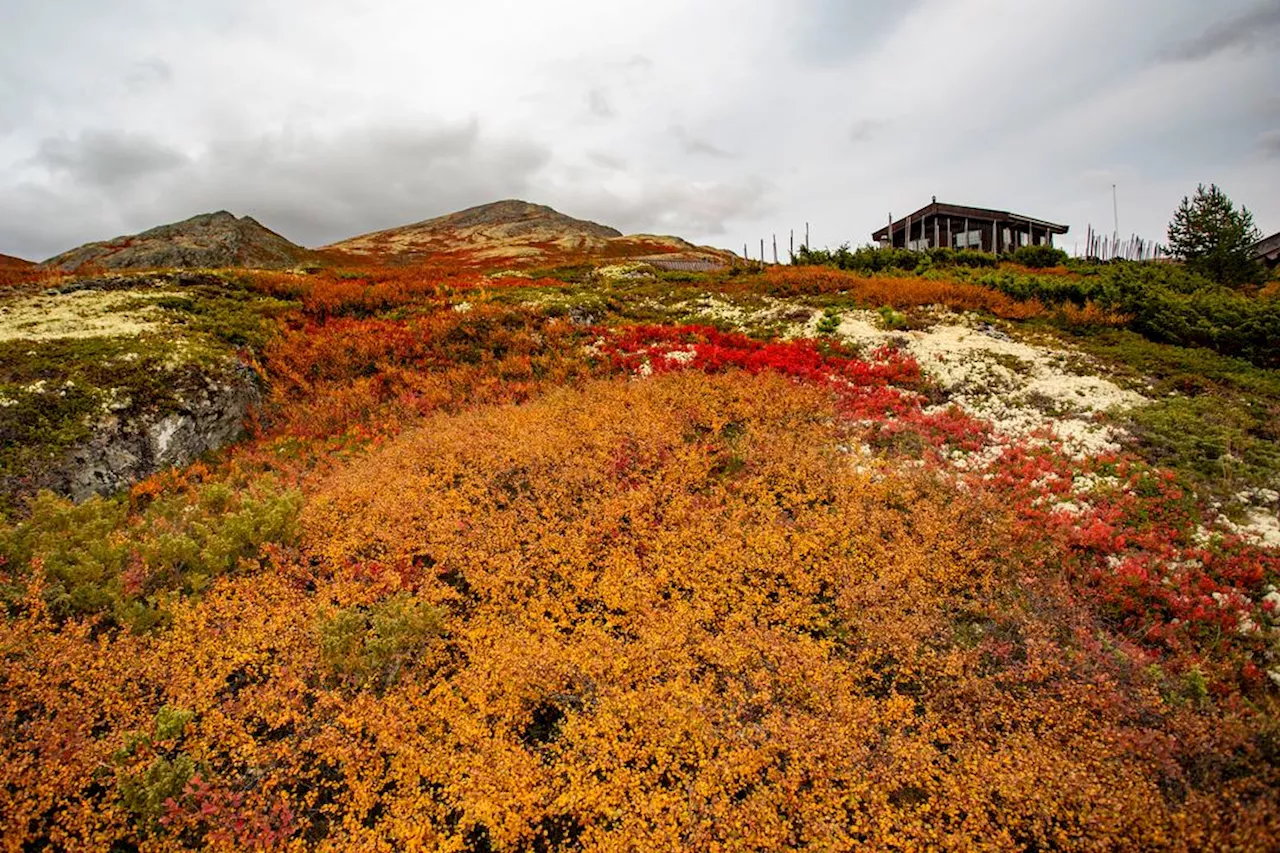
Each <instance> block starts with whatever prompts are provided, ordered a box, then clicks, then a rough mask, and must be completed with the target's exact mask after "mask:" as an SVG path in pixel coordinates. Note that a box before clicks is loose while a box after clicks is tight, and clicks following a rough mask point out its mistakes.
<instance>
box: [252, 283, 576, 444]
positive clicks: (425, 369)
mask: <svg viewBox="0 0 1280 853" xmlns="http://www.w3.org/2000/svg"><path fill="white" fill-rule="evenodd" d="M580 336H581V332H580V331H579V330H578V329H576V328H575V327H573V326H572V325H570V324H568V323H563V322H555V321H553V322H547V321H546V320H545V319H544V318H542V317H541V316H539V315H538V314H536V313H535V312H533V311H529V310H523V309H517V308H510V307H502V306H496V305H492V304H487V303H480V304H478V305H476V306H475V308H474V309H472V310H470V311H467V312H459V311H455V310H451V309H448V308H445V309H442V310H437V311H434V312H423V313H421V314H419V315H418V316H415V317H412V318H409V319H382V318H367V319H366V318H362V319H357V318H333V319H330V320H328V321H327V322H315V321H305V322H300V323H293V324H291V325H287V326H285V327H284V329H283V330H282V333H281V334H280V335H279V336H278V337H277V338H276V339H274V340H273V341H272V342H271V343H270V344H269V345H268V347H267V350H266V353H265V357H264V370H265V372H266V374H267V376H268V378H269V379H270V381H271V387H272V400H271V404H272V405H271V407H270V411H269V412H268V415H267V419H268V420H269V421H270V422H271V423H273V424H274V425H275V426H276V428H277V429H279V430H281V431H283V432H286V433H289V434H292V435H297V436H310V437H317V436H325V435H333V434H336V433H340V432H342V431H344V430H345V429H347V428H349V427H351V426H353V425H355V424H368V423H369V422H371V421H374V420H377V421H379V422H380V423H381V424H382V427H383V428H386V429H394V428H396V425H397V424H398V423H400V422H401V421H403V420H404V419H406V418H410V417H414V416H416V415H420V414H423V413H427V412H432V411H435V410H436V409H437V408H441V407H449V406H455V407H456V406H458V405H461V404H463V403H476V402H502V401H520V400H525V399H528V398H529V397H530V396H531V395H532V394H534V393H535V392H536V391H537V390H538V389H541V388H545V387H550V386H553V385H560V384H564V383H566V382H572V381H573V380H574V379H575V378H577V377H580V376H584V375H587V374H589V373H590V372H591V371H592V370H593V367H592V365H591V364H590V363H588V362H587V361H585V360H584V359H582V358H581V355H580V353H579V352H578V345H579V343H580Z"/></svg>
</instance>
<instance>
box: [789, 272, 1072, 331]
mask: <svg viewBox="0 0 1280 853" xmlns="http://www.w3.org/2000/svg"><path fill="white" fill-rule="evenodd" d="M765 282H766V287H767V288H769V289H770V290H772V291H775V292H778V293H783V294H792V293H838V292H845V293H848V294H849V295H850V296H852V297H854V298H855V299H857V300H859V301H861V302H865V303H868V304H871V305H889V306H892V307H894V308H912V307H916V306H922V305H945V306H947V307H948V308H951V309H952V310H955V311H986V312H989V313H991V314H995V315H996V316H997V317H1003V318H1005V319H1008V320H1024V319H1027V318H1030V317H1043V316H1045V315H1046V314H1047V313H1048V311H1047V310H1046V308H1045V307H1044V305H1042V304H1041V303H1040V302H1039V300H1035V299H1031V300H1026V301H1019V300H1017V299H1014V298H1013V297H1011V296H1006V295H1005V294H1003V293H1000V292H999V291H997V290H992V289H991V288H988V287H983V286H982V285H980V284H970V283H968V282H959V281H939V280H937V279H932V278H919V277H916V276H903V277H900V278H899V277H892V276H885V275H877V276H869V275H863V274H861V273H856V272H847V271H844V270H837V269H832V268H830V267H787V266H779V267H769V268H768V269H767V270H766V271H765Z"/></svg>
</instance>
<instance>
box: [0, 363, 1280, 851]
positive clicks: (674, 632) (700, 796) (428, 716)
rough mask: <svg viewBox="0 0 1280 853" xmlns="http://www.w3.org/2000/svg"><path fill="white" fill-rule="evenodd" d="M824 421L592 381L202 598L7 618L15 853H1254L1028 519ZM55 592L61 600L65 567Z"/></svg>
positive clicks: (743, 378)
mask: <svg viewBox="0 0 1280 853" xmlns="http://www.w3.org/2000/svg"><path fill="white" fill-rule="evenodd" d="M832 395H833V392H832V391H831V389H829V388H825V387H817V386H811V385H804V384H798V383H797V382H796V381H795V380H794V379H790V378H784V377H781V376H778V375H776V374H774V373H770V372H763V373H760V374H759V375H750V374H747V373H745V372H729V373H725V374H722V375H706V374H703V373H701V372H684V373H680V372H675V373H665V374H660V375H657V376H655V377H653V378H652V379H649V380H646V381H643V382H638V381H633V380H628V379H602V380H590V381H587V382H585V383H583V384H581V386H580V387H578V388H576V389H571V388H565V389H559V390H553V391H550V392H549V393H547V394H545V395H543V396H541V397H539V398H537V399H534V400H533V401H531V402H529V403H527V404H525V405H520V406H516V405H510V404H505V403H494V404H489V405H484V406H480V407H476V408H472V409H469V410H467V411H464V412H461V413H456V414H450V413H437V414H434V415H431V416H428V417H427V418H425V419H424V420H422V421H421V422H419V424H418V425H417V426H414V427H411V428H408V429H406V430H404V431H403V432H401V433H400V434H399V435H398V436H396V437H394V438H392V439H391V440H389V441H387V442H385V443H384V444H383V445H382V446H381V447H379V448H377V449H372V450H370V451H369V452H367V453H364V454H360V455H356V456H352V457H349V458H347V459H346V460H345V461H343V462H341V463H340V464H338V465H336V466H335V467H334V468H333V469H332V470H331V471H329V473H328V474H327V475H326V476H324V478H323V479H322V480H321V481H320V482H318V483H314V484H312V486H311V487H310V492H309V495H308V500H307V503H306V506H305V507H304V509H303V510H302V514H301V518H300V525H301V533H300V540H299V541H298V543H297V544H296V545H294V546H289V547H287V548H285V547H279V548H268V549H267V556H266V559H265V561H264V565H263V566H262V567H261V568H256V569H255V568H246V570H245V571H244V572H241V573H239V574H233V575H229V576H226V577H223V578H221V579H219V580H217V581H215V582H214V583H213V584H212V585H211V586H210V587H209V588H208V589H207V590H206V591H205V592H204V594H203V595H202V596H200V597H198V598H187V599H182V600H175V601H174V602H172V610H171V618H172V622H171V627H170V628H169V629H167V630H165V631H163V632H156V633H150V634H145V635H133V634H129V633H114V634H112V633H111V632H108V633H106V634H103V635H101V636H95V629H94V627H93V624H92V623H90V622H75V621H72V622H67V623H64V624H62V625H58V624H57V623H56V622H55V621H54V620H53V619H52V618H51V617H50V616H49V614H48V611H47V609H45V608H44V607H43V605H42V601H43V598H42V592H41V588H40V583H39V580H38V572H35V571H33V574H32V577H31V578H30V583H29V585H28V586H27V591H26V597H25V599H24V600H23V602H22V603H21V605H20V607H19V612H18V614H17V615H16V616H14V617H12V618H10V619H7V620H3V621H0V659H3V660H4V661H5V668H4V670H3V674H2V675H0V678H2V686H3V694H4V696H5V703H4V705H3V717H0V748H2V749H3V755H2V756H0V757H2V758H3V762H2V763H0V790H2V791H4V792H6V793H5V795H4V797H3V799H2V800H0V821H2V822H3V827H4V830H5V832H4V840H3V844H4V847H5V849H12V850H18V849H22V848H23V846H24V845H26V844H28V843H34V842H35V841H36V840H37V839H46V840H48V841H49V842H50V843H51V844H52V845H54V846H55V847H61V848H66V849H92V848H105V847H108V846H110V845H111V844H112V843H117V844H126V845H136V846H137V847H138V848H139V849H154V850H169V849H185V848H198V849H214V850H238V849H251V848H254V847H257V848H260V849H261V848H267V849H277V848H278V849H286V848H287V849H316V850H388V851H389V850H419V849H423V850H458V851H462V850H571V849H586V850H652V849H662V850H666V849H682V850H726V851H728V850H779V849H795V848H802V847H808V848H812V849H822V850H842V849H857V848H865V849H923V848H928V847H934V848H939V849H940V848H952V849H993V850H1025V849H1063V850H1072V849H1096V848H1098V847H1099V846H1103V847H1112V848H1115V849H1153V848H1174V849H1210V848H1229V847H1236V848H1244V847H1248V846H1250V842H1251V841H1256V840H1257V839H1260V838H1269V837H1274V833H1275V832H1276V831H1277V830H1278V829H1280V826H1277V823H1278V822H1280V818H1277V815H1280V811H1278V810H1277V806H1278V805H1280V796H1278V795H1277V791H1280V785H1278V783H1280V773H1277V770H1276V769H1275V765H1274V764H1273V763H1271V762H1270V761H1269V760H1268V759H1267V755H1271V754H1274V753H1273V752H1268V749H1273V748H1274V747H1268V746H1267V743H1268V742H1267V741H1264V740H1262V739H1260V738H1259V736H1258V735H1257V730H1256V727H1254V726H1253V725H1252V724H1251V723H1250V722H1249V719H1248V717H1247V715H1246V714H1244V713H1243V712H1242V711H1241V710H1238V709H1237V710H1229V709H1225V708H1226V707H1227V706H1224V710H1222V711H1205V710H1203V709H1201V708H1199V707H1198V706H1196V705H1195V704H1193V703H1191V702H1181V703H1179V702H1169V701H1166V699H1165V698H1164V697H1162V696H1161V695H1160V693H1159V692H1157V691H1156V690H1155V689H1154V688H1152V687H1150V686H1147V684H1148V683H1147V682H1145V681H1144V680H1143V679H1142V678H1141V675H1140V673H1137V672H1135V671H1134V669H1133V665H1132V664H1131V663H1129V662H1127V660H1126V659H1124V658H1123V656H1118V655H1116V654H1113V653H1112V651H1111V650H1110V649H1109V648H1108V647H1107V644H1106V642H1105V640H1104V639H1100V637H1102V636H1103V632H1102V631H1101V628H1100V626H1099V624H1098V623H1097V622H1096V621H1095V620H1094V618H1093V617H1092V616H1091V615H1090V611H1088V610H1087V609H1085V608H1081V607H1078V606H1077V605H1076V604H1075V603H1073V601H1072V599H1071V598H1070V597H1069V596H1066V595H1063V594H1061V591H1060V589H1059V588H1058V586H1056V585H1055V584H1054V583H1052V582H1048V583H1043V584H1041V583H1037V582H1035V581H1034V579H1028V578H1025V577H1021V576H1018V575H1017V574H1016V573H1017V572H1018V571H1019V569H1018V567H1017V564H1016V563H1014V562H1011V561H1010V559H1009V557H1010V555H1011V554H1013V553H1014V552H1015V551H1016V549H1012V548H1011V545H1012V543H1013V542H1014V541H1015V540H1016V539H1017V536H1018V534H1017V533H1016V532H1015V531H1014V529H1013V517H1012V515H1013V514H1012V513H1011V511H1010V508H1009V507H1006V506H1003V505H1002V504H1001V502H1000V501H999V500H998V499H995V498H989V497H986V496H984V495H983V494H982V493H981V492H979V491H975V490H969V491H966V490H964V489H961V488H959V487H957V486H956V485H954V484H949V483H948V482H947V481H946V480H945V479H942V478H939V477H938V476H937V475H935V474H933V473H930V472H929V471H928V470H927V469H918V470H912V469H910V468H908V469H903V470H896V469H894V468H892V467H890V466H889V465H888V464H886V463H883V462H877V461H876V460H874V459H873V458H871V457H869V456H863V455H861V454H860V453H859V452H857V451H853V450H851V449H850V445H851V439H852V436H851V434H850V432H849V430H850V429H852V427H851V426H849V425H848V424H849V422H848V421H847V420H845V419H843V418H842V417H841V416H840V413H839V410H838V405H837V403H838V401H837V400H836V399H834V398H833V396H832ZM37 568H38V567H37Z"/></svg>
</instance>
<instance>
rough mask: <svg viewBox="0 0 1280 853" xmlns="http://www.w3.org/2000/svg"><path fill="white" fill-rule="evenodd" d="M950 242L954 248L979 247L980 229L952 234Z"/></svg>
mask: <svg viewBox="0 0 1280 853" xmlns="http://www.w3.org/2000/svg"><path fill="white" fill-rule="evenodd" d="M952 244H953V246H954V248H956V249H970V248H972V249H981V248H982V231H981V230H976V229H975V230H973V231H968V232H961V233H959V234H953V235H952Z"/></svg>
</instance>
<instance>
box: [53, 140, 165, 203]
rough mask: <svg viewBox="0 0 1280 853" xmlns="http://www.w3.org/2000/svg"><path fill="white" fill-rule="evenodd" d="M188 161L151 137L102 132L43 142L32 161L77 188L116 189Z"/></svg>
mask: <svg viewBox="0 0 1280 853" xmlns="http://www.w3.org/2000/svg"><path fill="white" fill-rule="evenodd" d="M185 162H187V158H186V156H185V155H183V153H182V152H181V151H178V150H176V149H174V148H171V147H169V146H167V145H164V144H163V143H161V142H158V141H156V140H154V139H152V138H150V137H148V136H144V135H142V134H137V133H127V132H119V131H99V130H90V131H84V132H82V133H81V134H80V135H79V136H78V137H77V138H75V139H67V138H65V137H55V138H50V139H42V140H40V144H39V148H38V149H37V150H36V155H35V157H33V158H32V163H34V164H36V165H38V166H41V167H43V168H44V169H45V170H47V171H48V172H49V173H50V174H53V175H65V176H67V177H68V178H70V179H71V181H72V182H73V183H75V184H77V185H81V186H84V187H86V188H100V187H107V188H110V189H113V190H114V189H117V188H119V187H121V186H123V185H125V184H128V183H131V182H133V181H137V180H139V179H142V178H146V177H147V176H149V175H154V174H157V173H159V172H166V171H169V170H170V169H176V168H177V167H178V166H181V165H182V164H183V163H185Z"/></svg>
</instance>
